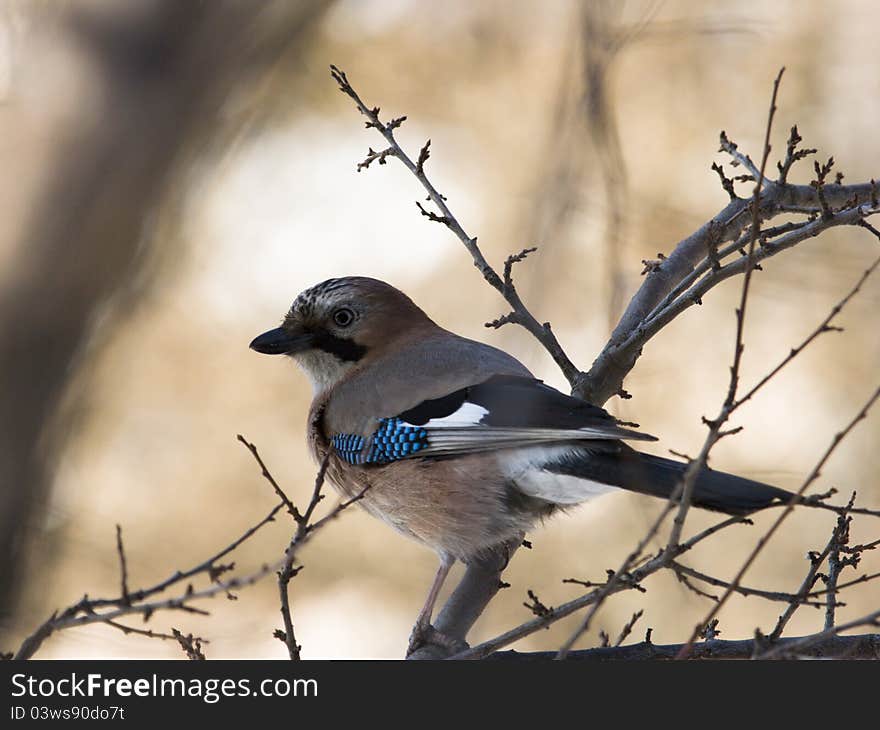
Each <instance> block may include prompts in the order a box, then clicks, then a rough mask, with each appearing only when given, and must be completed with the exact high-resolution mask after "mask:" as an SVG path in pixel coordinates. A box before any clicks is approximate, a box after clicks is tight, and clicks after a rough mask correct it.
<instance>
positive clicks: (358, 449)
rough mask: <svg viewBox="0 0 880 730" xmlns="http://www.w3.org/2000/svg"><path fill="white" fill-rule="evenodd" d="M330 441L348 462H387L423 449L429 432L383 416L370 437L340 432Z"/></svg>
mask: <svg viewBox="0 0 880 730" xmlns="http://www.w3.org/2000/svg"><path fill="white" fill-rule="evenodd" d="M331 443H332V444H333V448H334V449H336V452H337V453H338V454H339V456H340V457H342V459H344V460H345V461H347V462H348V463H349V464H387V463H388V462H390V461H396V460H397V459H403V458H405V457H407V456H412V455H413V454H415V453H416V452H417V451H420V450H422V449H424V448H425V447H426V446H427V445H428V432H427V430H426V429H424V428H422V427H421V426H413V425H412V424H409V423H406V422H405V421H403V420H401V419H400V418H381V419H379V428H377V429H376V431H375V433H373V435H372V437H370V439H365V438H364V437H363V436H356V435H352V434H346V433H340V434H336V435H335V436H334V437H333V438H332V439H331Z"/></svg>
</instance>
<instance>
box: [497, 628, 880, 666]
mask: <svg viewBox="0 0 880 730" xmlns="http://www.w3.org/2000/svg"><path fill="white" fill-rule="evenodd" d="M865 623H867V624H869V625H870V623H871V622H870V621H867V622H865ZM862 625H865V624H862ZM820 636H821V638H819V637H820ZM759 646H760V644H759V642H756V641H755V640H754V639H740V640H737V641H724V640H721V639H713V640H712V641H705V642H700V643H699V644H694V646H693V648H692V649H691V655H690V658H691V659H751V658H752V657H754V656H755V650H756V649H757V648H759ZM681 649H682V645H681V644H667V645H662V644H652V643H651V642H650V641H647V642H641V643H639V644H629V645H627V646H614V647H611V646H609V647H600V648H596V649H580V650H578V651H572V652H569V653H568V656H567V657H566V659H567V660H568V661H600V662H604V661H645V660H653V661H656V660H673V659H675V658H676V657H678V655H679V654H680V653H681ZM790 655H795V656H798V657H804V658H807V657H814V658H817V659H880V634H862V635H860V636H838V635H837V634H836V633H825V632H823V634H822V635H819V634H817V635H815V636H803V637H791V638H787V639H781V640H780V641H779V642H778V644H777V645H776V647H775V649H774V653H773V654H770V655H768V654H763V655H760V656H759V658H761V659H769V658H784V657H786V656H790ZM554 657H555V652H552V651H536V652H518V651H497V652H495V653H494V654H491V655H489V656H488V657H487V658H488V659H491V660H493V661H520V662H529V661H547V660H549V659H553V658H554Z"/></svg>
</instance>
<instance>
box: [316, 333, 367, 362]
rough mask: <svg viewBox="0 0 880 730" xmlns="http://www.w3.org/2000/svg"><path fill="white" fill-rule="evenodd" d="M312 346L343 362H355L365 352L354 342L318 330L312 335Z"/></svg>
mask: <svg viewBox="0 0 880 730" xmlns="http://www.w3.org/2000/svg"><path fill="white" fill-rule="evenodd" d="M312 338H313V341H314V346H315V347H317V348H318V349H319V350H323V351H324V352H329V353H330V354H331V355H335V356H336V357H338V358H339V359H340V360H342V361H343V362H357V361H358V360H360V359H361V358H362V357H363V356H364V355H365V354H366V352H367V348H366V347H364V346H363V345H359V344H358V343H357V342H355V341H354V340H349V339H346V338H344V337H337V336H336V335H334V334H333V333H331V332H328V331H327V330H318V331H316V332H314V333H312Z"/></svg>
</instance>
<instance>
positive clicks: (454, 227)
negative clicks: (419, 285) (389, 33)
mask: <svg viewBox="0 0 880 730" xmlns="http://www.w3.org/2000/svg"><path fill="white" fill-rule="evenodd" d="M330 73H331V75H332V76H333V78H334V79H335V80H336V82H337V83H338V84H339V89H340V91H342V93H344V94H345V95H346V96H348V97H350V98H351V99H352V100H353V101H354V103H355V106H357V108H358V111H360V113H361V114H363V115H364V116H365V117H367V119H368V120H369V121H368V122H367V127H371V128H374V129H376V130H377V131H378V132H379V133H380V134H381V135H382V136H383V137H384V138H385V140H386V141H387V142H388V145H389V151H388V154H389V155H393V156H394V157H396V158H397V159H398V160H400V162H401V163H403V165H404V167H406V169H408V170H409V171H410V172H411V173H412V174H413V175H414V176H415V177H416V179H417V180H418V181H419V182H420V183H421V184H422V187H424V188H425V190H426V191H427V193H428V198H429V199H430V200H431V202H432V203H434V205H435V206H436V207H437V209H438V210H439V211H440V213H435V212H433V211H429V210H427V209H426V208H425V207H424V206H423V205H422V204H421V203H420V202H418V203H416V205H418V207H419V210H420V211H421V213H422V215H424V216H425V217H427V218H429V219H430V220H432V221H434V222H436V223H442V224H443V225H445V226H446V227H447V228H449V230H450V231H452V232H453V233H454V234H455V235H456V236H457V237H458V239H459V240H460V241H461V242H462V244H464V247H465V248H466V249H467V251H468V253H470V255H471V258H472V259H473V261H474V266H476V267H477V269H478V270H479V271H480V273H481V274H482V275H483V278H484V279H485V280H486V281H487V282H488V283H489V284H490V285H491V286H492V287H493V288H494V289H495V290H496V291H498V292H499V293H500V294H501V295H502V296H503V297H504V298H505V299H506V300H507V303H508V304H510V306H511V307H512V308H513V313H514V315H515V316H513V317H510V316H508V317H507V318H506V319H505V320H504V321H505V322H516V324H519V325H521V326H522V327H524V328H525V329H527V330H528V331H529V332H530V333H531V334H532V336H534V337H535V338H536V339H537V340H538V342H540V343H541V345H542V346H543V347H544V349H545V350H547V352H548V353H549V354H550V356H551V357H552V358H553V360H554V361H555V362H556V364H557V365H558V366H559V368H560V369H561V370H562V373H563V375H565V377H566V379H567V380H568V381H569V383H570V384H571V385H572V386H574V384H575V382H576V381H577V379H578V377H579V376H580V371H579V370H578V368H577V367H575V365H574V363H572V361H571V360H570V359H569V357H568V355H566V354H565V351H564V350H563V349H562V346H561V345H560V344H559V341H558V340H557V339H556V336H555V335H554V334H553V331H552V330H551V328H550V326H549V325H548V324H546V323H544V324H541V323H540V322H538V320H537V319H535V317H534V315H532V313H531V312H530V311H529V310H528V309H527V308H526V306H525V304H523V302H522V300H521V299H520V297H519V294H517V292H516V289H515V288H514V287H513V286H505V282H504V281H503V280H502V279H501V277H500V276H498V274H497V273H496V271H495V269H493V268H492V266H491V265H490V264H489V262H488V261H486V258H485V257H484V256H483V253H482V251H480V248H479V246H478V245H477V239H476V238H475V237H471V236H470V235H468V234H467V233H466V232H465V230H464V228H462V226H461V224H460V223H459V222H458V220H457V219H456V217H455V216H454V215H453V214H452V211H451V210H450V209H449V206H448V205H447V203H446V198H445V197H444V196H443V195H441V194H440V193H439V192H438V191H437V189H436V188H435V187H434V185H433V184H432V183H431V181H430V180H429V179H428V177H427V176H426V175H425V170H424V166H425V162H426V161H427V160H428V157H429V156H430V149H429V148H430V144H431V141H430V140H428V142H427V143H425V146H424V147H422V149H421V151H420V152H419V156H418V158H417V160H416V161H415V162H413V160H412V159H411V158H410V157H409V156H408V155H407V154H406V153H405V152H404V151H403V149H402V148H401V147H400V145H399V144H398V142H397V140H396V138H395V136H394V128H393V127H392V125H391V124H390V123H389V124H384V123H383V122H382V121H381V120H380V118H379V108H378V107H372V108H371V107H368V106H367V105H366V104H365V103H364V102H363V101H362V100H361V98H360V96H359V95H358V93H357V92H356V91H355V90H354V88H352V86H351V84H350V83H349V81H348V78H347V77H346V75H345V73H343V72H342V71H341V70H340V69H338V68H337V67H336V66H330ZM503 323H504V322H501V324H503ZM497 326H500V324H499V325H497Z"/></svg>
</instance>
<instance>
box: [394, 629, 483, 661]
mask: <svg viewBox="0 0 880 730" xmlns="http://www.w3.org/2000/svg"><path fill="white" fill-rule="evenodd" d="M467 648H469V646H468V643H467V642H466V641H463V640H462V639H456V638H455V637H452V636H447V635H446V634H444V633H442V632H440V631H438V630H437V629H435V628H434V627H433V626H432V625H431V624H429V623H427V622H425V623H421V622H419V623H416V625H415V626H413V630H412V634H410V637H409V646H408V647H407V650H406V658H407V659H445V658H446V657H450V656H452V655H453V654H458V652H460V651H464V650H465V649H467Z"/></svg>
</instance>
